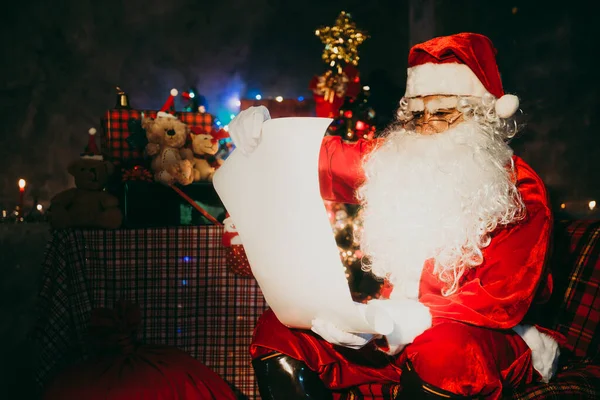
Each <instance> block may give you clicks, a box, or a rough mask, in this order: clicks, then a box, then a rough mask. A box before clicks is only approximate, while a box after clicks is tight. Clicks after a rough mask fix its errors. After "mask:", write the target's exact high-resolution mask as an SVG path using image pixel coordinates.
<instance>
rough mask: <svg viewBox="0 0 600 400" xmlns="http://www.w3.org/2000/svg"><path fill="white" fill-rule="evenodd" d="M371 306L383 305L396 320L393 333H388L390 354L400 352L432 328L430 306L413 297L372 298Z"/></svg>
mask: <svg viewBox="0 0 600 400" xmlns="http://www.w3.org/2000/svg"><path fill="white" fill-rule="evenodd" d="M368 304H369V306H372V307H381V308H382V309H383V310H385V311H386V312H387V313H388V314H389V315H390V317H391V318H392V320H393V321H394V329H393V331H392V333H390V334H389V335H386V339H387V342H388V345H389V350H388V351H386V353H388V354H390V355H394V354H398V353H399V352H400V351H401V350H402V349H403V348H404V346H406V345H407V344H409V343H412V341H413V340H415V338H416V337H417V336H419V335H420V334H422V333H423V332H425V331H426V330H427V329H429V328H431V323H432V319H431V313H430V312H429V308H427V306H425V305H424V304H422V303H421V302H419V301H418V300H413V299H389V300H371V301H370V302H369V303H368Z"/></svg>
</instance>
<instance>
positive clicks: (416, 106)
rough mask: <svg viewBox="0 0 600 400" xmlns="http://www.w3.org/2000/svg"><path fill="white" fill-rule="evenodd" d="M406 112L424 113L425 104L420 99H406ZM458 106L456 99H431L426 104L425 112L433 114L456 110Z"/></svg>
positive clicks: (453, 97) (452, 97)
mask: <svg viewBox="0 0 600 400" xmlns="http://www.w3.org/2000/svg"><path fill="white" fill-rule="evenodd" d="M407 101H408V111H412V112H415V111H424V110H425V102H424V101H423V99H421V98H413V99H407ZM457 105H458V97H456V96H451V97H440V98H437V99H431V100H429V101H428V102H427V111H429V112H431V113H434V112H436V111H438V110H449V109H452V108H456V106H457Z"/></svg>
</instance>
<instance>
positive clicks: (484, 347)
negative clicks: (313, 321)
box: [250, 310, 539, 399]
mask: <svg viewBox="0 0 600 400" xmlns="http://www.w3.org/2000/svg"><path fill="white" fill-rule="evenodd" d="M250 351H251V354H252V357H253V358H257V357H260V356H262V355H265V354H268V353H270V352H273V351H277V352H281V353H284V354H287V355H289V356H290V357H293V358H295V359H298V360H302V361H304V362H305V363H306V365H307V366H308V367H309V368H310V369H312V370H313V371H316V372H317V373H318V374H319V376H320V378H321V379H322V380H323V381H324V382H325V383H326V384H327V386H328V387H329V388H331V389H332V390H334V391H342V390H343V389H347V388H350V387H354V386H361V385H366V384H369V383H379V384H385V383H398V382H399V380H400V374H401V368H402V366H403V365H404V364H405V362H406V361H407V360H410V361H411V362H412V364H413V366H414V368H415V370H416V372H417V374H418V375H419V377H420V378H421V379H422V380H423V381H425V382H426V383H429V384H430V385H433V386H435V387H438V388H440V389H444V390H447V391H450V392H452V393H456V394H460V395H465V396H470V395H483V396H485V397H486V398H489V399H498V398H500V395H501V393H502V388H503V387H511V388H517V387H519V386H521V385H525V384H528V383H531V382H533V381H534V380H536V379H538V377H539V376H538V375H537V372H535V371H534V370H533V367H532V365H531V350H530V349H529V348H528V347H527V345H526V344H525V342H524V341H523V340H522V339H521V338H520V337H519V335H517V334H516V333H515V332H513V331H512V330H494V329H487V328H481V327H476V326H472V325H468V324H464V323H460V322H456V321H450V320H446V321H444V322H443V323H439V324H437V325H435V326H433V327H432V328H430V329H428V330H427V331H425V332H424V333H423V334H422V335H420V336H418V337H417V338H416V339H415V340H414V342H413V343H411V344H410V345H408V346H407V347H406V348H405V349H404V351H403V352H401V353H400V354H399V355H398V356H395V357H390V356H387V355H386V354H385V353H382V352H380V351H378V350H376V348H375V345H374V344H373V343H371V344H369V345H367V346H366V347H364V348H362V349H361V350H351V349H347V348H344V347H340V346H334V345H332V344H330V343H328V342H326V341H325V340H323V339H321V338H320V337H319V336H318V335H316V334H314V333H312V332H310V331H303V330H297V329H290V328H287V327H286V326H284V325H283V324H281V322H279V320H278V319H277V317H276V316H275V314H273V312H272V311H271V310H268V311H266V312H265V313H264V314H263V315H262V317H261V318H260V320H259V322H258V324H257V326H256V329H255V332H254V337H253V340H252V346H251V348H250Z"/></svg>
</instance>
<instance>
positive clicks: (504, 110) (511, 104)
mask: <svg viewBox="0 0 600 400" xmlns="http://www.w3.org/2000/svg"><path fill="white" fill-rule="evenodd" d="M495 109H496V115H497V116H498V117H500V118H510V117H512V116H513V115H514V114H515V113H516V112H517V110H518V109H519V98H518V97H517V96H515V95H514V94H505V95H504V96H502V97H500V98H499V99H498V100H496V105H495Z"/></svg>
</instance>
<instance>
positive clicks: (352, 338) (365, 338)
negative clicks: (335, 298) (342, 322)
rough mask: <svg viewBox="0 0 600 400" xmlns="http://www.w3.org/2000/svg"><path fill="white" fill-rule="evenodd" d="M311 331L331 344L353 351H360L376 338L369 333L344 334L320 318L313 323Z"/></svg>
mask: <svg viewBox="0 0 600 400" xmlns="http://www.w3.org/2000/svg"><path fill="white" fill-rule="evenodd" d="M311 330H312V331H313V332H314V333H316V334H317V335H319V336H321V337H322V338H323V339H325V340H326V341H328V342H329V343H331V344H335V345H338V346H344V347H348V348H351V349H360V348H361V347H363V346H364V345H366V344H367V343H369V342H370V341H371V340H373V338H374V335H370V334H368V333H350V332H344V331H343V330H341V329H340V328H338V327H337V326H335V325H334V324H332V323H331V322H329V321H324V320H322V319H319V318H316V319H314V320H313V321H312V329H311Z"/></svg>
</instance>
